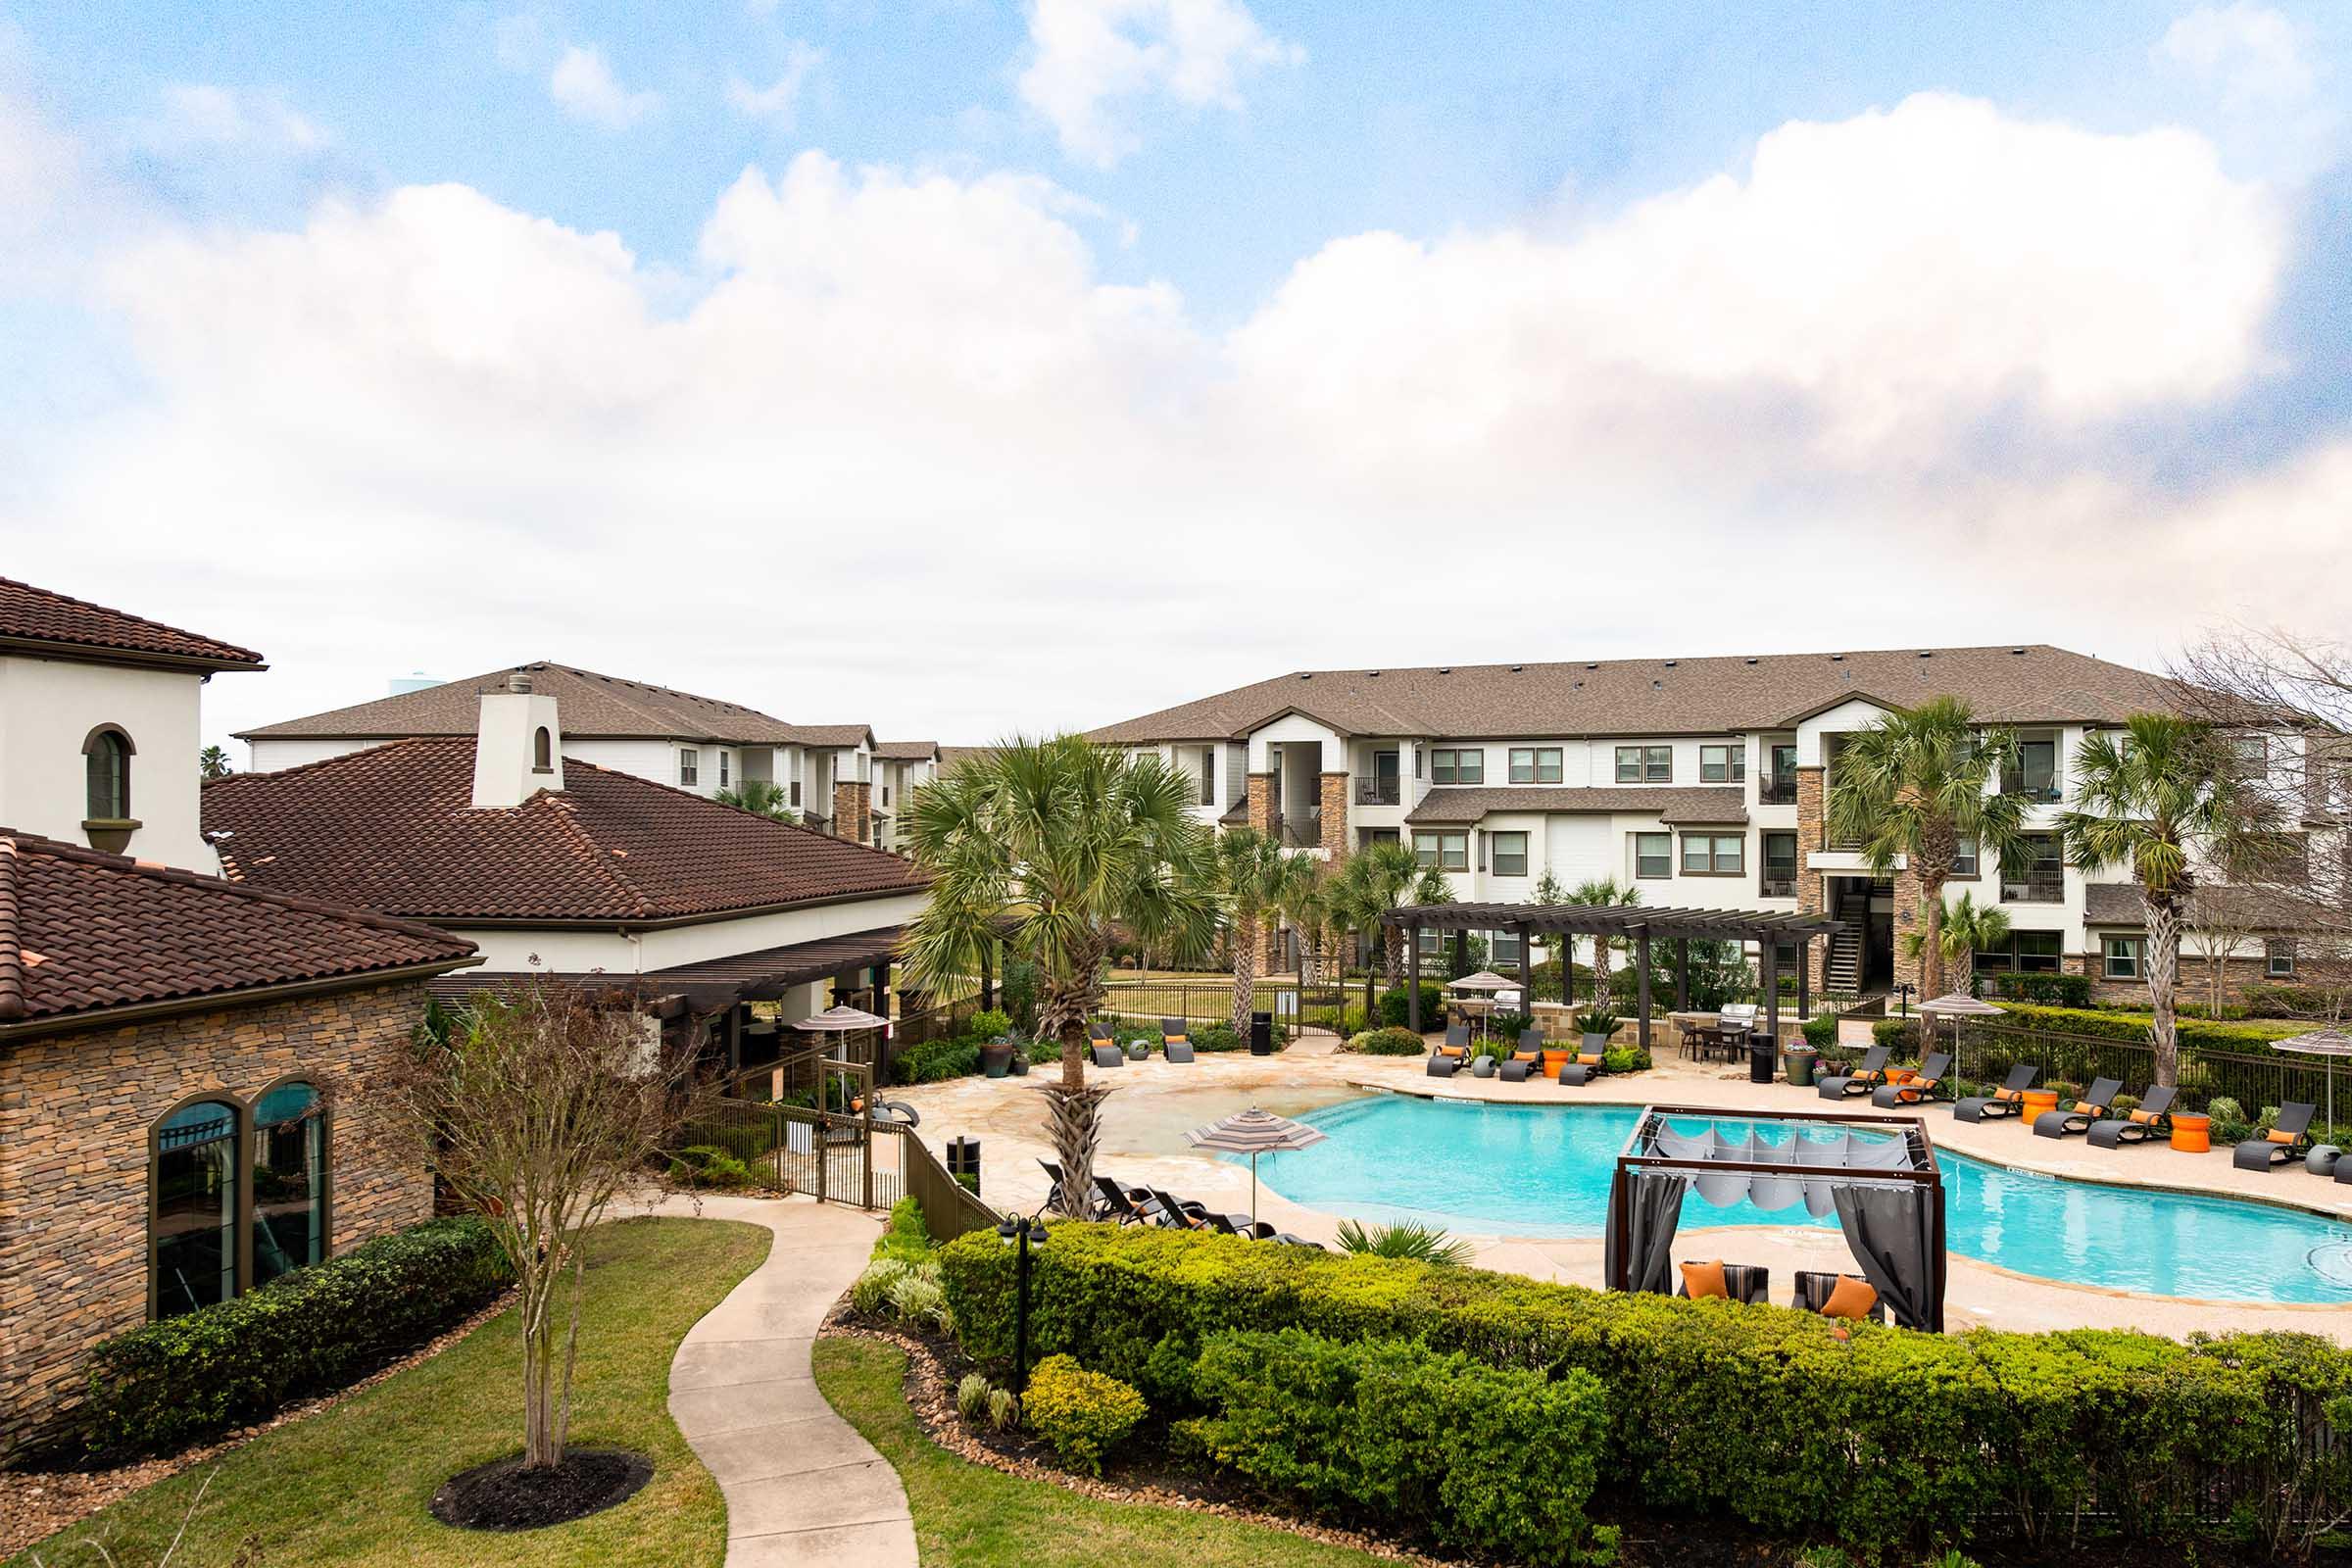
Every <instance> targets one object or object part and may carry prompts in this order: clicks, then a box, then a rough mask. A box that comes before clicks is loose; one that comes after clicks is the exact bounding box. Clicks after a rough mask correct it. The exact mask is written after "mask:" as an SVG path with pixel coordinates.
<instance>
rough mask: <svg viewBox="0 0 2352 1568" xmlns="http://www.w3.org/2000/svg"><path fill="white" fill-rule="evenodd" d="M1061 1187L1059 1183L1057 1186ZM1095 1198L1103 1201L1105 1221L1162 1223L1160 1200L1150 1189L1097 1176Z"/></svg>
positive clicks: (1141, 1223)
mask: <svg viewBox="0 0 2352 1568" xmlns="http://www.w3.org/2000/svg"><path fill="white" fill-rule="evenodd" d="M1039 1163H1041V1164H1042V1163H1044V1162H1043V1161H1042V1160H1041V1161H1040V1162H1039ZM1059 1185H1060V1184H1059V1182H1058V1181H1057V1182H1056V1183H1055V1186H1057V1187H1058V1186H1059ZM1095 1196H1096V1197H1097V1198H1099V1199H1101V1200H1102V1202H1103V1218H1104V1219H1112V1220H1117V1221H1118V1222H1119V1223H1120V1224H1122V1225H1157V1224H1159V1223H1160V1207H1159V1200H1158V1199H1156V1198H1153V1197H1152V1189H1150V1188H1149V1187H1122V1186H1121V1185H1120V1184H1119V1183H1117V1182H1114V1181H1112V1180H1111V1179H1110V1178H1109V1177H1107V1176H1097V1177H1096V1178H1095Z"/></svg>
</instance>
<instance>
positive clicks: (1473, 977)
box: [1451, 969, 1519, 1040]
mask: <svg viewBox="0 0 2352 1568" xmlns="http://www.w3.org/2000/svg"><path fill="white" fill-rule="evenodd" d="M1518 983H1519V982H1518V981H1516V980H1505V979H1504V978H1503V977H1502V976H1500V975H1498V974H1496V973H1495V971H1494V970H1492V969H1481V970H1479V971H1478V973H1476V974H1466V975H1464V976H1462V977H1461V978H1460V979H1459V980H1456V981H1454V982H1453V985H1452V987H1451V989H1452V990H1455V991H1485V992H1489V993H1492V992H1496V991H1508V990H1510V989H1511V988H1512V987H1514V986H1516V985H1517V984H1518ZM1489 1000H1490V1001H1492V1000H1493V998H1492V997H1491V996H1490V998H1489ZM1478 1038H1479V1039H1481V1040H1484V1039H1486V1038H1487V1020H1486V1015H1485V1014H1483V1013H1482V1014H1480V1016H1479V1020H1478Z"/></svg>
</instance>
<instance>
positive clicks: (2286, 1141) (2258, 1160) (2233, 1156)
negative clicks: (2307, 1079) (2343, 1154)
mask: <svg viewBox="0 0 2352 1568" xmlns="http://www.w3.org/2000/svg"><path fill="white" fill-rule="evenodd" d="M2319 1109H2320V1107H2319V1106H2317V1105H2313V1104H2308V1103H2305V1102H2303V1101H2300V1100H2298V1101H2294V1102H2292V1103H2288V1104H2284V1105H2280V1106H2279V1107H2278V1119H2277V1120H2275V1121H2273V1122H2272V1123H2271V1130H2270V1131H2269V1132H2267V1133H2265V1134H2263V1135H2262V1136H2261V1137H2260V1138H2249V1139H2247V1140H2246V1141H2245V1142H2244V1143H2242V1144H2240V1145H2238V1146H2237V1148H2236V1149H2235V1150H2233V1151H2231V1152H2230V1155H2229V1163H2230V1164H2232V1165H2235V1166H2236V1167H2237V1168H2238V1169H2239V1170H2269V1169H2270V1168H2271V1167H2272V1166H2273V1165H2284V1164H2288V1163H2291V1162H2292V1161H2294V1160H2298V1159H2301V1158H2302V1157H2303V1155H2304V1153H2305V1152H2306V1151H2308V1150H2309V1149H2310V1148H2311V1118H2312V1117H2314V1116H2316V1115H2318V1114H2319ZM2338 1163H2339V1164H2340V1163H2341V1161H2338Z"/></svg>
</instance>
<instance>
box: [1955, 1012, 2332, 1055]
mask: <svg viewBox="0 0 2352 1568" xmlns="http://www.w3.org/2000/svg"><path fill="white" fill-rule="evenodd" d="M2001 1013H2002V1016H2001V1017H2000V1018H1998V1019H1991V1018H1988V1019H1986V1020H1985V1022H1987V1023H1996V1022H1997V1023H2001V1024H2005V1025H2007V1026H2009V1027H2010V1028H2013V1029H2034V1030H2043V1031H2048V1032H2052V1033H2056V1034H2066V1035H2089V1036H2092V1037H2094V1038H2097V1039H2101V1040H2126V1041H2130V1042H2131V1044H2133V1045H2141V1046H2144V1045H2146V1044H2147V1043H2148V1029H2149V1019H2150V1017H2151V1016H2152V1015H2151V1014H2149V1013H2145V1012H2128V1011H2125V1010H2123V1009H2120V1008H2086V1007H2045V1006H2038V1005H2029V1004H2025V1003H2003V1004H2002V1005H2001ZM2295 1032H2296V1026H2295V1025H2294V1024H2291V1023H2262V1022H2255V1021H2251V1020H2249V1021H2247V1022H2243V1023H2227V1022H2225V1023H2216V1022H2214V1021H2212V1020H2211V1019H2207V1018H2196V1017H2191V1016H2189V1015H2187V1014H2186V1013H2183V1014H2182V1015H2181V1017H2180V1047H2181V1049H2182V1050H2183V1051H2194V1050H2196V1049H2197V1048H2198V1047H2208V1048H2210V1049H2212V1050H2215V1051H2229V1052H2251V1053H2253V1054H2257V1055H2259V1054H2263V1053H2265V1052H2267V1051H2269V1050H2270V1048H2271V1043H2272V1042H2273V1041H2276V1040H2283V1039H2285V1038H2286V1037H2287V1036H2288V1035H2291V1034H2294V1033H2295Z"/></svg>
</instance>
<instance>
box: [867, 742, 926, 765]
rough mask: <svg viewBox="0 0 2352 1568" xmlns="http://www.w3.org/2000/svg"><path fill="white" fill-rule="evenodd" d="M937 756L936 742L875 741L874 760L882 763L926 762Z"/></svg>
mask: <svg viewBox="0 0 2352 1568" xmlns="http://www.w3.org/2000/svg"><path fill="white" fill-rule="evenodd" d="M937 756H939V742H937V741H876V742H875V743H874V758H875V760H878V761H884V762H928V761H930V760H932V759H933V758H936V757H937Z"/></svg>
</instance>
